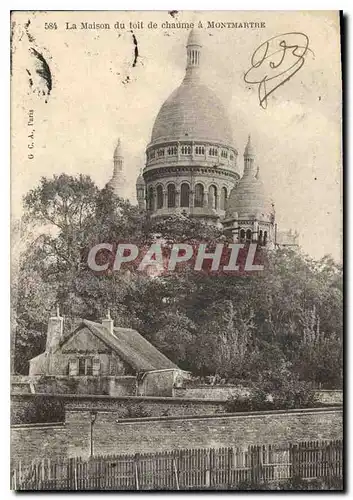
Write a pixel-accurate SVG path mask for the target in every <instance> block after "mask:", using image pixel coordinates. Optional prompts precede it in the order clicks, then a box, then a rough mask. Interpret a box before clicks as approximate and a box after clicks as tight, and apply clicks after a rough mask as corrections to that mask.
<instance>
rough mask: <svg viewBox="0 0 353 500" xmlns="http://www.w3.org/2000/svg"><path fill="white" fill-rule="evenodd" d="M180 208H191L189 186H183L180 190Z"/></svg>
mask: <svg viewBox="0 0 353 500" xmlns="http://www.w3.org/2000/svg"><path fill="white" fill-rule="evenodd" d="M180 206H181V207H188V206H190V186H189V184H186V183H184V184H182V185H181V189H180Z"/></svg>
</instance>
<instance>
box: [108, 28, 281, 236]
mask: <svg viewBox="0 0 353 500" xmlns="http://www.w3.org/2000/svg"><path fill="white" fill-rule="evenodd" d="M186 56H187V63H186V71H185V76H184V79H183V81H182V83H181V85H180V86H179V87H178V88H177V89H176V90H174V92H173V93H172V94H171V95H170V97H169V98H168V99H167V100H166V101H165V102H164V104H163V105H162V107H161V109H160V111H159V113H158V115H157V118H156V120H155V122H154V125H153V129H152V135H151V140H150V142H149V144H148V145H147V147H146V164H145V168H144V169H143V171H142V172H141V173H140V175H139V177H138V179H137V182H136V195H137V201H138V205H139V208H140V209H141V210H147V213H148V215H149V216H150V217H153V218H155V217H168V216H170V215H172V214H178V213H179V214H183V213H184V214H188V215H190V216H191V217H197V218H200V219H202V220H203V221H205V222H207V223H210V224H217V225H222V227H223V228H224V232H225V233H227V234H232V236H233V239H234V241H235V242H246V241H248V242H249V241H251V242H258V243H259V244H262V245H267V244H274V243H275V239H276V235H275V232H276V231H275V212H274V205H273V203H272V202H271V200H270V198H269V197H268V195H267V194H266V190H265V187H264V184H263V182H262V180H261V178H260V174H259V168H258V166H257V165H256V158H255V151H254V147H253V145H252V143H251V138H250V136H249V138H248V142H247V144H246V146H245V150H244V155H243V157H244V168H243V169H242V170H243V174H242V175H241V169H240V166H239V163H240V161H239V159H238V151H237V149H236V148H235V146H234V142H233V133H232V126H231V123H230V120H229V118H228V116H227V113H226V110H225V108H224V106H223V104H222V102H221V101H220V100H219V98H218V97H217V95H216V94H215V93H214V92H213V91H212V90H211V89H210V88H208V87H207V85H206V84H205V83H204V82H203V81H202V78H201V74H200V73H201V65H202V64H203V60H202V43H201V40H200V36H199V34H198V33H197V32H196V31H195V30H194V29H193V30H192V31H191V32H190V34H189V37H188V40H187V44H186ZM118 153H119V155H120V154H121V146H120V143H119V149H118ZM117 156H118V155H117V152H116V154H115V155H114V163H115V166H116V165H117ZM121 165H122V162H120V163H119V169H120V171H121ZM114 172H117V170H116V168H115V170H114ZM122 178H123V176H122ZM115 179H116V175H115V176H114V175H113V179H112V181H110V185H111V186H112V187H113V186H115V185H116V183H115ZM108 185H109V183H108ZM116 191H117V194H118V188H116Z"/></svg>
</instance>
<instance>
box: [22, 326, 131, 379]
mask: <svg viewBox="0 0 353 500" xmlns="http://www.w3.org/2000/svg"><path fill="white" fill-rule="evenodd" d="M87 356H89V357H91V356H92V357H95V358H97V357H98V358H99V361H100V369H99V375H100V376H105V375H106V376H108V375H130V374H132V373H133V372H134V370H133V369H132V367H130V366H129V365H128V364H127V363H126V362H125V361H124V360H123V359H121V358H120V357H119V356H118V355H117V354H116V353H115V352H113V351H112V349H110V348H109V347H108V346H107V345H106V344H105V343H104V342H102V341H100V340H99V339H98V338H97V337H96V336H95V335H93V334H92V333H91V332H90V330H89V329H88V328H82V329H81V330H79V331H78V332H77V333H76V334H75V335H74V336H73V337H71V338H70V339H68V340H67V342H65V343H64V344H62V346H61V347H59V349H58V350H56V351H55V352H51V351H50V352H45V353H43V354H41V355H40V356H37V358H34V359H33V360H31V364H30V375H41V374H45V375H59V376H63V375H66V376H67V375H69V362H70V360H72V359H78V358H84V357H87Z"/></svg>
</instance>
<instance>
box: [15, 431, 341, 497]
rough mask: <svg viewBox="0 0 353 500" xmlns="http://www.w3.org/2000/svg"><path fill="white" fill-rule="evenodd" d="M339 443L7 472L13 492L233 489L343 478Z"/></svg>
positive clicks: (105, 459) (65, 463)
mask: <svg viewBox="0 0 353 500" xmlns="http://www.w3.org/2000/svg"><path fill="white" fill-rule="evenodd" d="M342 468H343V445H342V441H308V442H302V443H299V444H295V445H288V446H287V447H285V448H283V447H276V446H275V445H266V446H265V445H264V446H249V447H248V448H247V449H239V448H233V447H229V448H217V449H213V448H210V449H183V450H175V451H172V452H160V453H148V454H143V455H142V454H141V455H140V454H135V455H114V456H112V455H107V456H94V457H91V458H90V459H82V458H79V457H78V458H70V459H67V458H66V459H65V458H63V459H61V460H59V459H55V461H54V460H49V459H44V460H42V461H40V462H36V463H32V464H31V465H27V466H24V465H23V464H21V463H18V464H16V466H15V467H13V468H12V471H11V486H12V489H14V490H17V491H18V490H27V491H28V490H189V489H199V490H200V489H223V490H227V489H236V488H241V487H248V488H249V486H250V487H251V486H253V488H254V489H256V488H257V487H258V486H259V485H261V484H262V485H266V484H269V485H271V484H279V485H280V484H281V483H282V484H283V483H285V482H288V481H289V480H291V479H294V478H296V479H298V478H300V479H302V480H307V481H310V480H313V479H322V480H324V483H325V484H326V485H330V482H331V481H334V480H336V481H337V478H338V479H339V478H342Z"/></svg>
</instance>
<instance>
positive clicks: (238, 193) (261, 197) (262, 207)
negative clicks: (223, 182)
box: [226, 171, 274, 220]
mask: <svg viewBox="0 0 353 500" xmlns="http://www.w3.org/2000/svg"><path fill="white" fill-rule="evenodd" d="M273 213H274V209H273V203H272V200H271V199H270V198H269V196H268V195H267V193H266V190H265V186H264V184H263V182H262V180H261V179H260V176H259V171H257V173H256V175H253V174H252V173H249V174H247V175H244V176H243V177H242V178H241V179H240V181H239V184H237V186H235V187H234V188H233V189H232V191H231V193H230V195H229V199H228V203H227V210H226V218H232V217H235V214H236V218H240V219H244V218H260V219H265V220H269V219H271V215H272V214H273Z"/></svg>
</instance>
